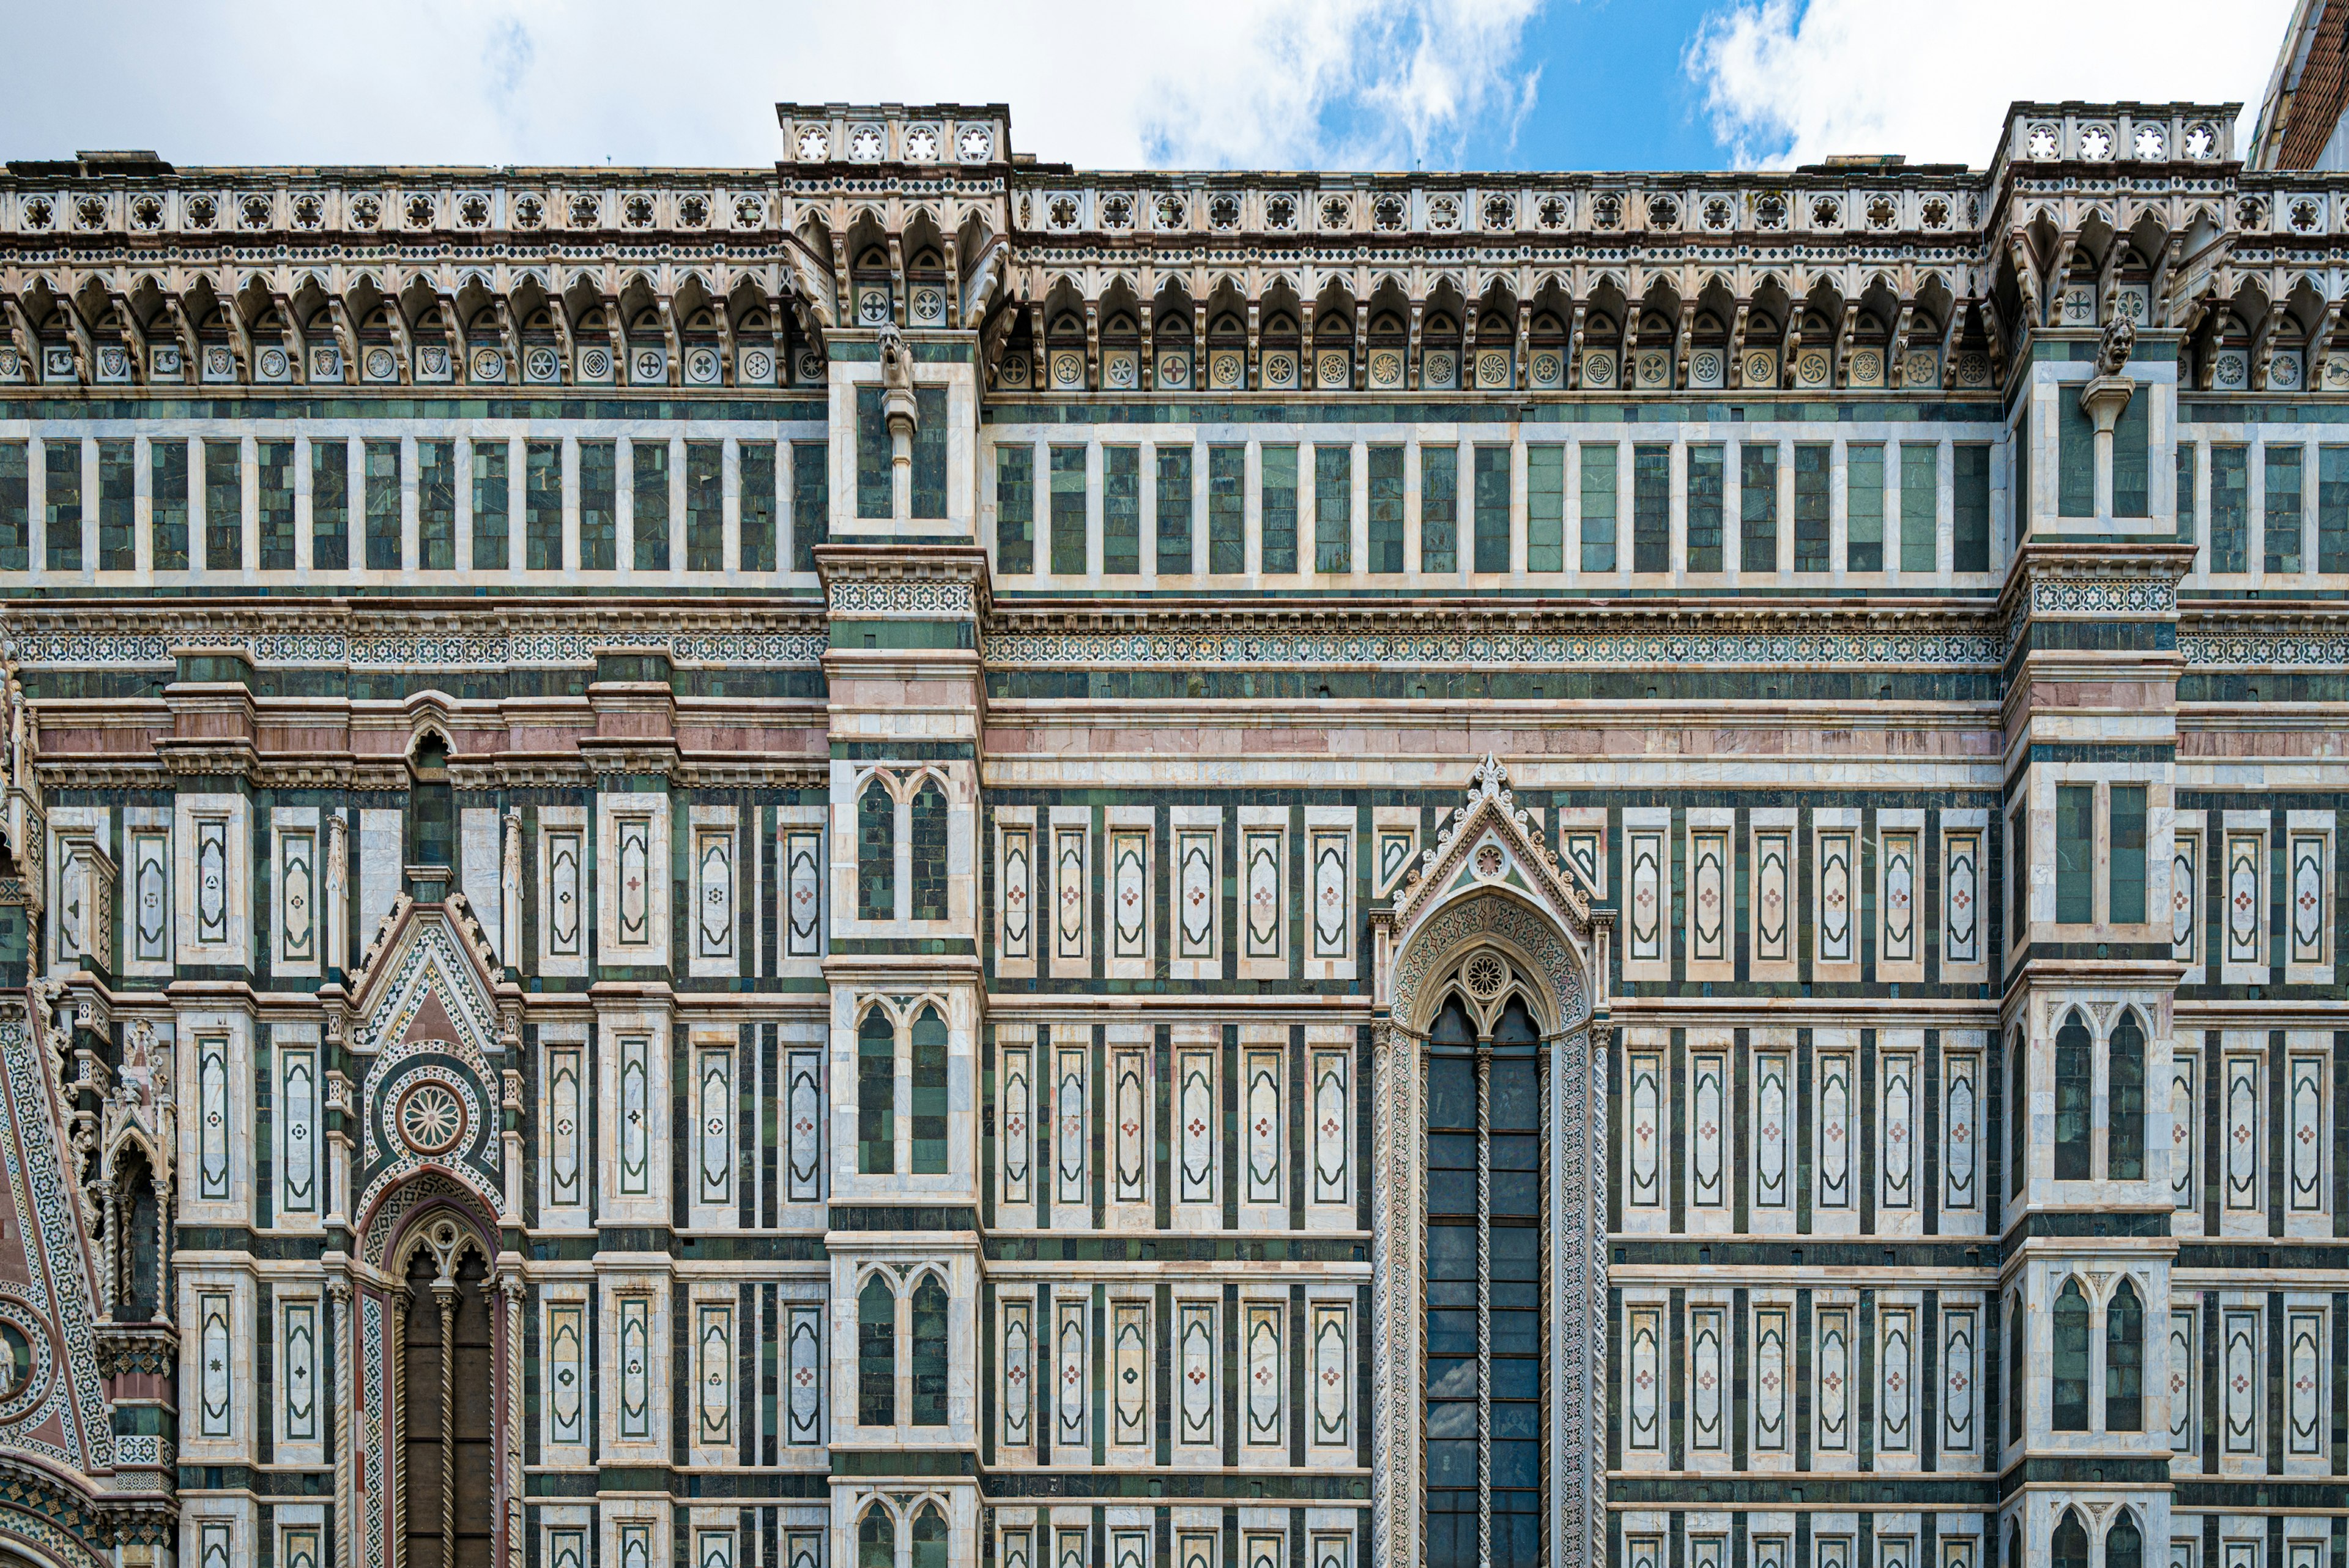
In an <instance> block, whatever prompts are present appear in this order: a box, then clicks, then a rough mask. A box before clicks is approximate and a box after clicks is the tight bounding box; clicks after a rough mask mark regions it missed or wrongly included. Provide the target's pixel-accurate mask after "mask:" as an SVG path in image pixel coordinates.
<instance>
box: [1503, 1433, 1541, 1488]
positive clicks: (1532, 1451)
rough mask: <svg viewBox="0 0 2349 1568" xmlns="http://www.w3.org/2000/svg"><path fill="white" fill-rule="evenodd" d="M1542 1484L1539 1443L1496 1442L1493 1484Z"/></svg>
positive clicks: (1508, 1485) (1526, 1485) (1527, 1485)
mask: <svg viewBox="0 0 2349 1568" xmlns="http://www.w3.org/2000/svg"><path fill="white" fill-rule="evenodd" d="M1540 1484H1541V1445H1540V1444H1539V1443H1526V1442H1511V1443H1503V1442H1495V1444H1494V1445H1493V1485H1494V1486H1495V1488H1499V1487H1531V1486H1538V1485H1540Z"/></svg>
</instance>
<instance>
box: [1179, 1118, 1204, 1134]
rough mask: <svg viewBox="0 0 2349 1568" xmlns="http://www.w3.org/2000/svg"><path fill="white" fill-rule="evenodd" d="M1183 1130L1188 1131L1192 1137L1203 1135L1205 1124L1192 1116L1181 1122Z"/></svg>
mask: <svg viewBox="0 0 2349 1568" xmlns="http://www.w3.org/2000/svg"><path fill="white" fill-rule="evenodd" d="M1183 1130H1184V1131H1185V1132H1186V1133H1189V1134H1190V1135H1191V1136H1192V1137H1206V1132H1207V1124H1206V1123H1205V1122H1203V1121H1201V1120H1200V1119H1199V1118H1198V1117H1196V1116H1193V1117H1192V1118H1191V1119H1190V1120H1189V1121H1187V1122H1185V1123H1184V1124H1183Z"/></svg>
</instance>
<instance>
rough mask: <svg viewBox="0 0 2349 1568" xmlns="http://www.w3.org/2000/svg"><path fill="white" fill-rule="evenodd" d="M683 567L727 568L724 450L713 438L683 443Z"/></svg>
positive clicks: (722, 569) (705, 570)
mask: <svg viewBox="0 0 2349 1568" xmlns="http://www.w3.org/2000/svg"><path fill="white" fill-rule="evenodd" d="M685 569H686V570H687V571H688V572H722V571H724V570H725V569H726V449H725V448H724V447H723V446H721V445H719V443H718V442H716V441H688V442H687V443H686V446H685Z"/></svg>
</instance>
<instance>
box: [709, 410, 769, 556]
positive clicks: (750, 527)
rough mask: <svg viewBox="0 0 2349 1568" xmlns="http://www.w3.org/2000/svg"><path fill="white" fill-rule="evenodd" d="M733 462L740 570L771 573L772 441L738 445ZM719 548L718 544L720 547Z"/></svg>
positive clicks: (748, 442)
mask: <svg viewBox="0 0 2349 1568" xmlns="http://www.w3.org/2000/svg"><path fill="white" fill-rule="evenodd" d="M735 462H736V465H737V467H738V469H739V471H740V472H739V474H738V482H739V483H740V485H741V492H742V493H741V498H740V514H741V522H740V524H739V530H740V532H739V538H740V543H739V545H737V546H736V548H737V551H738V553H739V554H740V557H741V562H740V566H741V569H742V570H743V571H746V572H771V571H773V570H774V569H775V445H774V442H772V441H744V442H743V443H742V444H741V447H740V451H739V452H738V454H737V456H736V459H735ZM721 527H722V524H721ZM723 547H724V546H723V543H722V541H721V543H720V548H721V549H722V548H723Z"/></svg>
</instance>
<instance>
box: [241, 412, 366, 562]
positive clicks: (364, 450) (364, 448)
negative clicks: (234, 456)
mask: <svg viewBox="0 0 2349 1568" xmlns="http://www.w3.org/2000/svg"><path fill="white" fill-rule="evenodd" d="M206 444H207V446H209V445H210V443H209V442H207V443H206ZM362 450H363V452H364V453H365V462H366V463H367V481H366V483H367V570H368V571H370V572H397V571H398V570H400V569H401V568H402V567H403V566H405V565H406V564H407V563H406V562H405V561H404V560H403V559H402V555H403V552H404V549H405V545H406V542H405V541H404V540H403V539H402V538H401V537H400V527H401V524H400V517H399V443H398V441H368V442H367V443H365V445H364V447H363V449H362ZM204 456H205V467H206V469H207V471H209V469H210V467H211V458H212V454H211V452H209V451H207V452H205V454H204ZM207 478H209V472H207ZM204 512H205V533H206V535H207V537H206V540H205V544H204V561H205V564H206V565H207V566H210V565H212V563H213V560H214V556H213V555H212V542H211V539H210V536H209V535H210V534H211V531H212V530H211V520H212V507H211V505H210V504H209V503H207V504H206V505H205V508H204Z"/></svg>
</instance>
